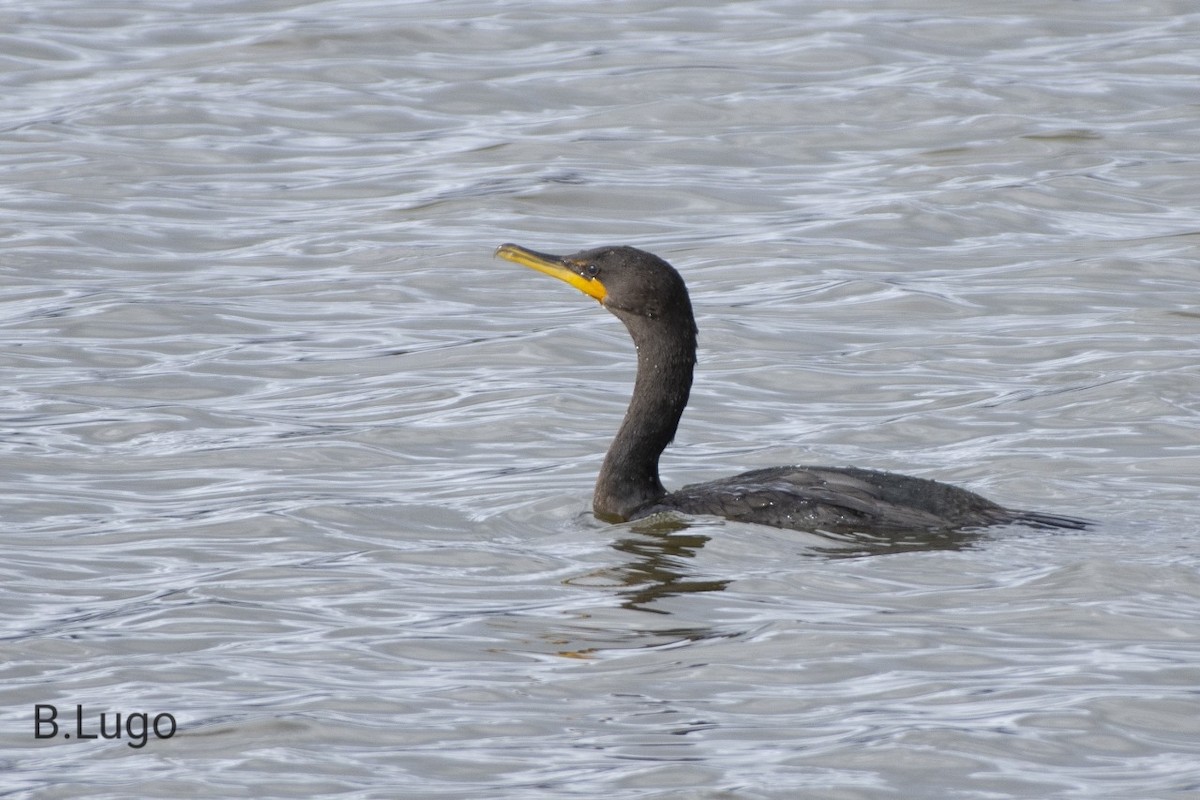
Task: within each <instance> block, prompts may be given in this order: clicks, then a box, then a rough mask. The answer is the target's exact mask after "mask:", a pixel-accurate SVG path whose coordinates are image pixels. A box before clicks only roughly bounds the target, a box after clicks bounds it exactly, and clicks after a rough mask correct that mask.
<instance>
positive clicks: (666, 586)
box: [605, 514, 981, 614]
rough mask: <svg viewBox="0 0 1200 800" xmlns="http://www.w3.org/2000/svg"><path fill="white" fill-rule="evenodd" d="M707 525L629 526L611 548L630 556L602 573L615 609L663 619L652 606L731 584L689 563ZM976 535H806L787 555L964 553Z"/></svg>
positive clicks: (663, 521) (675, 520)
mask: <svg viewBox="0 0 1200 800" xmlns="http://www.w3.org/2000/svg"><path fill="white" fill-rule="evenodd" d="M697 529H701V530H709V529H711V525H710V524H699V525H694V524H692V523H690V522H689V521H688V520H687V519H686V518H683V517H679V516H675V515H665V514H664V515H659V516H656V517H651V518H648V519H644V520H639V521H638V522H636V523H634V524H633V525H632V526H630V528H629V530H630V531H631V533H633V534H634V535H631V536H624V537H621V538H620V539H617V540H616V541H614V542H613V543H612V548H613V549H614V550H617V551H619V552H621V553H623V554H624V555H627V556H632V559H631V560H628V561H626V563H624V564H623V565H621V566H617V567H614V568H612V569H610V570H606V573H605V574H606V575H607V576H608V578H609V579H610V580H612V581H613V582H616V583H619V584H620V585H621V586H624V587H628V588H627V589H625V590H624V591H622V592H620V594H621V597H622V598H623V599H622V603H621V605H622V606H624V607H625V608H630V609H635V610H638V611H649V612H652V613H656V614H668V613H670V612H669V611H667V610H664V609H662V608H658V607H655V604H656V603H657V602H658V601H660V600H664V599H667V598H670V597H675V596H678V595H685V594H693V593H700V592H719V591H722V590H724V589H725V588H726V587H728V586H729V585H730V584H731V583H733V580H732V579H711V578H702V577H699V576H698V575H697V573H698V572H699V569H697V568H696V566H695V563H696V562H695V559H696V557H697V555H699V552H700V550H701V549H702V548H703V547H704V545H705V544H707V543H708V542H709V541H710V540H711V539H712V537H711V536H709V535H707V534H705V533H700V532H699V530H697ZM980 536H981V531H978V530H928V531H912V532H907V533H903V534H890V535H887V536H883V535H879V534H871V533H824V532H817V533H810V534H808V535H807V540H806V541H805V542H804V545H803V546H797V547H796V549H795V551H794V553H793V555H795V556H797V557H801V558H812V559H843V558H862V557H865V556H880V555H893V554H898V553H914V552H922V551H937V550H942V551H946V550H964V549H967V548H969V547H972V546H974V545H975V544H976V543H977V542H978V541H979V539H980Z"/></svg>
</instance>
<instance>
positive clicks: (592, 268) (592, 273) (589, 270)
mask: <svg viewBox="0 0 1200 800" xmlns="http://www.w3.org/2000/svg"><path fill="white" fill-rule="evenodd" d="M583 274H584V275H586V276H588V277H589V278H594V277H596V276H597V275H599V274H600V268H599V267H597V266H596V265H595V264H588V265H587V266H586V267H584V268H583Z"/></svg>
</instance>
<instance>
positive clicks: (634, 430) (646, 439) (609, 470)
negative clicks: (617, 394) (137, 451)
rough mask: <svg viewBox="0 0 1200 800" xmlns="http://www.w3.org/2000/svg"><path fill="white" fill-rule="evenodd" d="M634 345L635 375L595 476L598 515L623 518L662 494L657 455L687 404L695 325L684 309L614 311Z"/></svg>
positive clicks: (693, 362) (594, 500)
mask: <svg viewBox="0 0 1200 800" xmlns="http://www.w3.org/2000/svg"><path fill="white" fill-rule="evenodd" d="M617 316H619V317H620V318H621V319H622V321H623V322H624V323H625V326H626V327H627V328H628V329H629V334H630V336H632V337H633V343H634V345H635V346H636V347H637V380H636V381H635V382H634V386H633V397H632V399H631V400H630V401H629V408H628V409H627V410H626V411H625V420H624V421H623V422H622V423H621V428H620V430H618V431H617V436H616V438H615V439H613V443H612V445H611V446H610V447H609V449H608V455H607V456H606V457H605V459H604V465H603V466H602V467H601V468H600V476H599V478H597V480H596V492H595V494H594V495H593V497H592V507H593V509H594V511H595V512H596V515H597V516H600V517H602V518H607V519H612V520H625V519H628V518H629V517H630V516H631V515H632V514H633V512H634V511H636V510H637V509H638V508H640V507H642V506H644V505H647V504H648V503H651V502H653V501H654V500H657V499H659V498H661V497H662V496H663V495H665V494H666V490H665V489H664V488H663V485H662V482H661V481H660V480H659V478H658V457H659V456H660V455H662V451H663V450H664V449H665V448H666V446H667V445H668V444H669V443H670V442H671V440H672V439H673V438H674V437H675V429H676V428H677V427H678V426H679V418H680V417H681V416H683V409H684V408H685V407H686V406H687V401H688V394H689V392H690V391H691V388H692V369H693V367H695V365H696V326H695V322H694V321H693V319H692V315H691V310H690V308H689V309H687V313H686V315H682V316H681V315H672V316H670V317H666V318H661V317H660V318H656V319H649V318H646V317H634V316H626V315H624V314H621V313H617Z"/></svg>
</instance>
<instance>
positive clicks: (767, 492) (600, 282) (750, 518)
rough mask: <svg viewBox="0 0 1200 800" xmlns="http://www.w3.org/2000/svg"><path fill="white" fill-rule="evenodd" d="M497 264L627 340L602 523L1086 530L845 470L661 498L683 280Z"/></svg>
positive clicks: (647, 263) (917, 483) (690, 350)
mask: <svg viewBox="0 0 1200 800" xmlns="http://www.w3.org/2000/svg"><path fill="white" fill-rule="evenodd" d="M496 255H498V256H500V257H501V258H503V259H505V260H508V261H512V262H515V263H517V264H521V265H523V266H526V267H530V268H532V269H535V270H537V271H539V272H543V273H545V274H547V275H551V276H553V277H555V278H558V279H559V280H562V281H565V282H566V283H569V284H570V285H572V286H574V287H575V288H577V289H579V290H580V291H582V292H583V293H584V294H586V295H588V296H590V297H592V298H594V299H596V300H598V301H599V302H600V304H601V305H602V306H604V307H605V308H606V309H608V311H610V312H612V313H613V314H614V315H616V316H617V318H618V319H620V320H621V321H622V322H623V323H625V327H626V328H627V329H628V331H629V335H630V336H631V337H632V338H633V343H634V346H635V347H636V349H637V377H636V379H635V381H634V387H633V396H632V398H631V399H630V402H629V408H628V409H627V411H626V412H625V419H624V421H623V422H622V423H621V427H620V429H619V430H618V431H617V435H616V438H614V439H613V442H612V445H611V446H610V447H609V450H608V454H607V456H606V457H605V459H604V464H603V466H602V467H601V468H600V475H599V477H598V478H597V480H596V490H595V494H594V496H593V499H592V506H593V510H594V511H595V513H596V515H597V516H598V517H600V518H601V519H605V520H608V521H613V522H620V521H625V520H631V519H639V518H641V517H646V516H649V515H652V514H657V513H661V512H670V511H674V512H679V513H683V514H695V515H705V514H710V515H715V516H720V517H725V518H726V519H731V520H738V521H744V522H755V523H759V524H763V525H772V526H775V527H778V528H790V529H794V530H803V531H828V532H835V533H836V532H847V533H872V534H887V533H902V532H913V531H931V530H959V529H964V528H975V527H982V526H987V525H996V524H1006V523H1020V524H1026V525H1032V526H1035V527H1056V528H1080V527H1083V526H1084V525H1085V523H1083V522H1081V521H1079V520H1074V519H1070V518H1067V517H1058V516H1054V515H1050V514H1041V513H1038V512H1028V511H1014V510H1010V509H1006V508H1004V507H1002V506H999V505H997V504H995V503H992V502H991V501H989V500H986V499H984V498H982V497H980V496H979V495H977V494H974V493H973V492H968V491H966V490H965V489H959V488H957V487H955V486H950V485H948V484H944V483H939V482H937V481H932V480H928V479H925V478H913V477H909V476H907V475H896V474H893V473H890V472H881V471H877V470H869V469H859V468H856V467H811V466H788V467H769V468H766V469H758V470H752V471H750V472H745V473H742V474H740V475H735V476H733V477H731V478H723V479H720V480H715V481H710V482H708V483H698V484H692V485H690V486H685V487H683V488H682V489H680V490H678V491H675V492H668V491H667V490H666V489H665V488H664V487H663V485H662V481H661V480H660V479H659V475H658V460H659V456H660V455H661V454H662V452H663V450H664V449H665V448H666V446H667V445H668V444H669V443H670V441H671V440H672V439H673V438H674V436H675V430H676V428H677V427H678V425H679V419H680V417H681V416H682V415H683V410H684V408H685V407H686V406H687V401H688V395H689V392H690V391H691V386H692V373H693V370H694V368H695V365H696V332H697V331H696V321H695V317H694V316H693V314H692V304H691V300H690V298H689V297H688V292H687V287H686V286H685V285H684V282H683V278H682V277H681V276H680V275H679V273H678V272H676V271H675V268H674V267H672V266H671V265H670V264H668V263H667V262H666V261H664V260H663V259H661V258H659V257H658V256H656V255H654V254H652V253H647V252H645V251H643V250H638V249H637V248H634V247H628V246H617V247H600V248H596V249H594V250H584V251H582V252H579V253H575V254H574V255H569V256H554V255H548V254H546V253H540V252H537V251H535V250H529V249H527V248H524V247H520V246H518V245H515V244H503V245H500V247H499V248H497V250H496Z"/></svg>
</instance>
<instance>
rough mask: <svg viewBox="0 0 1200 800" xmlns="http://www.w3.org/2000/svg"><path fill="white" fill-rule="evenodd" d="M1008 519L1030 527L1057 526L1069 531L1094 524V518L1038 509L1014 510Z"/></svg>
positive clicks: (1084, 528) (1085, 528)
mask: <svg viewBox="0 0 1200 800" xmlns="http://www.w3.org/2000/svg"><path fill="white" fill-rule="evenodd" d="M1009 521H1010V522H1015V523H1017V524H1018V525H1028V526H1029V527H1031V528H1057V529H1060V530H1071V531H1084V530H1088V529H1089V528H1091V527H1092V526H1093V525H1095V524H1096V523H1095V521H1094V520H1090V519H1079V518H1077V517H1063V516H1059V515H1058V514H1043V513H1042V512H1040V511H1014V512H1012V518H1011V519H1010V520H1009Z"/></svg>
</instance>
